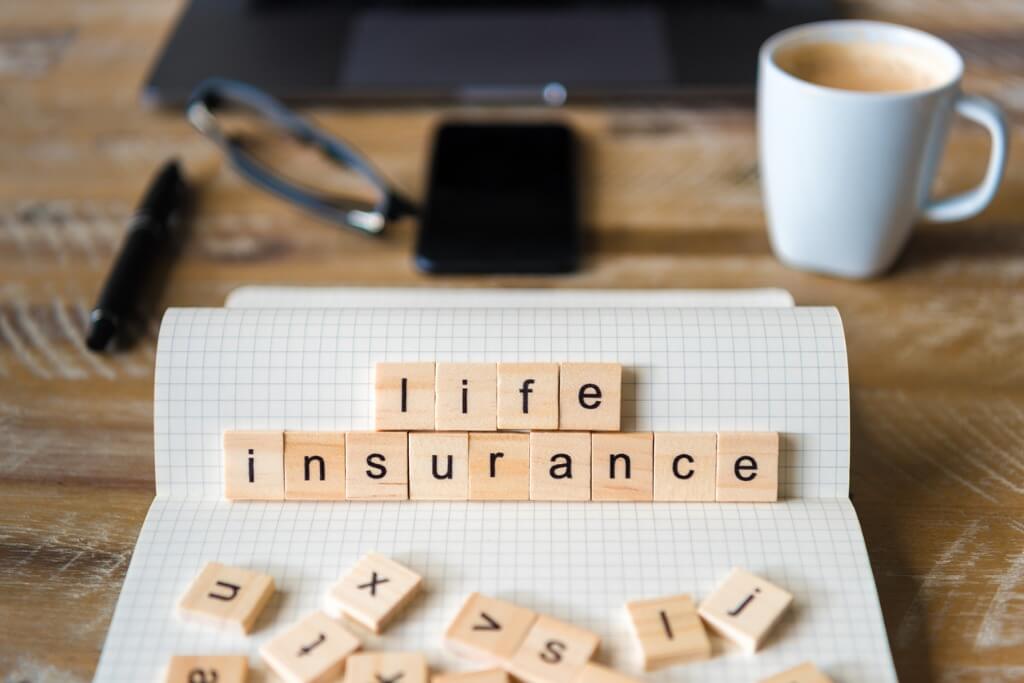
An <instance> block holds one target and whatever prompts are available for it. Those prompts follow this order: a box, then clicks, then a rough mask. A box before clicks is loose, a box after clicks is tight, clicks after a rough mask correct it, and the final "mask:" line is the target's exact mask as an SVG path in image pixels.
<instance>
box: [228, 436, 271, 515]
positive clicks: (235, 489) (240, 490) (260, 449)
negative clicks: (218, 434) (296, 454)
mask: <svg viewBox="0 0 1024 683" xmlns="http://www.w3.org/2000/svg"><path fill="white" fill-rule="evenodd" d="M224 497H225V498H227V499H228V500H284V433H283V432H236V431H227V432H224Z"/></svg>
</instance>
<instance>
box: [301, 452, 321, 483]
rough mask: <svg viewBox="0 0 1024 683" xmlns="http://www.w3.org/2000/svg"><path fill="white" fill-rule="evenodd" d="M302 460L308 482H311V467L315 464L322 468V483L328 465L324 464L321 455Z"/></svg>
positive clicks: (308, 456)
mask: <svg viewBox="0 0 1024 683" xmlns="http://www.w3.org/2000/svg"><path fill="white" fill-rule="evenodd" d="M302 460H303V465H304V467H305V470H306V481H309V465H310V464H311V463H314V462H315V463H316V464H318V465H319V466H320V481H323V480H324V475H325V474H326V473H325V472H324V469H325V468H326V467H327V465H325V464H324V459H323V458H321V457H320V456H319V455H307V456H305V457H304V458H303V459H302Z"/></svg>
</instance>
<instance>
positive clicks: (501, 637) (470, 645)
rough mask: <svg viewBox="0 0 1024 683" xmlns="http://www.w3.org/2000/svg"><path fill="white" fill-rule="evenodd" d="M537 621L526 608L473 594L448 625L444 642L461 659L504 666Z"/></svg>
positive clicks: (535, 616) (532, 613)
mask: <svg viewBox="0 0 1024 683" xmlns="http://www.w3.org/2000/svg"><path fill="white" fill-rule="evenodd" d="M536 619H537V615H536V614H535V613H534V612H532V611H531V610H528V609H526V608H525V607H520V606H519V605H514V604H512V603H511V602H505V601H504V600H498V599H497V598H489V597H487V596H486V595H480V594H479V593H471V594H470V596H469V597H468V598H467V599H466V602H464V603H463V604H462V607H461V608H460V609H459V613H458V614H456V615H455V619H453V620H452V623H451V624H450V625H449V626H448V630H447V631H446V632H445V635H444V642H445V645H446V646H447V647H448V649H449V650H451V651H452V652H454V653H455V654H457V655H460V656H462V657H467V658H469V659H478V660H481V661H484V662H488V663H491V664H501V663H502V662H505V661H506V660H508V659H511V657H512V655H514V654H515V652H516V650H518V649H519V644H520V643H522V642H523V639H524V638H526V633H527V632H528V631H529V630H530V627H531V626H533V622H534V621H536Z"/></svg>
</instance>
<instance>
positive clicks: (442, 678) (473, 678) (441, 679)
mask: <svg viewBox="0 0 1024 683" xmlns="http://www.w3.org/2000/svg"><path fill="white" fill-rule="evenodd" d="M430 683H509V680H508V674H507V673H505V670H504V669H485V670H483V671H463V672H461V673H454V674H437V675H436V676H432V677H431V678H430Z"/></svg>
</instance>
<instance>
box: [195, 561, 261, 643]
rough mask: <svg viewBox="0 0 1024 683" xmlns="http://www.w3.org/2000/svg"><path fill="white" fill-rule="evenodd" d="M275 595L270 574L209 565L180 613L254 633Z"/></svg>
mask: <svg viewBox="0 0 1024 683" xmlns="http://www.w3.org/2000/svg"><path fill="white" fill-rule="evenodd" d="M273 594H274V579H273V578H272V577H270V576H267V575H266V574H260V573H259V572H254V571H249V570H248V569H240V568H238V567H228V566H226V565H223V564H220V563H217V562H209V563H207V565H206V566H205V567H203V569H202V571H200V572H199V576H197V577H196V578H195V579H194V580H193V581H192V585H190V586H189V587H188V590H187V591H186V592H185V594H184V595H183V596H182V597H181V600H180V601H179V602H178V613H179V614H180V615H181V616H182V617H183V618H186V619H194V620H197V621H204V622H206V623H210V624H214V625H216V626H220V627H224V628H228V629H231V630H235V631H238V632H241V633H249V632H250V631H252V627H253V625H254V624H255V623H256V619H257V617H259V615H260V612H262V611H263V608H264V607H266V605H267V602H268V601H269V600H270V597H271V596H272V595H273Z"/></svg>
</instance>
